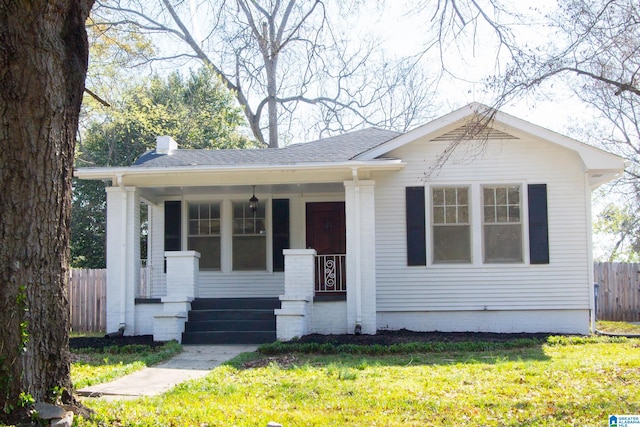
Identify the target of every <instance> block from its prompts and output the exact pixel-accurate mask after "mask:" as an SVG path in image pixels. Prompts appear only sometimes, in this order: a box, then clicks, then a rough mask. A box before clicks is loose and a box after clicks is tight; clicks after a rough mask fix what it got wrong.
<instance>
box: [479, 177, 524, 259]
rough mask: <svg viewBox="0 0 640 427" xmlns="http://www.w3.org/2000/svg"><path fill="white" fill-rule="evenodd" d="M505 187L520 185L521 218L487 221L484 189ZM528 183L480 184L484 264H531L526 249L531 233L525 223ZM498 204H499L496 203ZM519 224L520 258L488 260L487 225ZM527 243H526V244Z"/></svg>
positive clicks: (480, 222)
mask: <svg viewBox="0 0 640 427" xmlns="http://www.w3.org/2000/svg"><path fill="white" fill-rule="evenodd" d="M497 187H498V188H504V187H518V188H519V189H520V191H519V193H520V197H519V199H520V200H519V206H518V207H519V211H520V215H519V217H520V220H519V221H518V222H502V223H488V224H487V223H486V222H485V217H484V213H485V212H484V209H485V200H484V189H485V188H497ZM526 188H527V184H526V182H522V181H521V182H518V183H516V182H513V181H510V182H504V183H483V184H479V189H478V192H479V196H480V209H481V217H480V221H479V226H480V231H481V234H482V240H481V245H480V246H481V249H482V258H481V260H482V265H520V264H522V265H527V266H528V265H530V263H529V253H528V251H527V250H526V249H525V248H526V247H528V246H529V245H528V242H529V235H528V233H526V232H525V228H528V227H525V224H527V223H528V222H529V218H528V217H527V215H526V213H525V212H526V211H528V202H527V205H526V206H525V200H527V196H528V195H527V190H526ZM495 206H497V205H495ZM508 210H509V203H508V201H507V214H508ZM515 224H517V225H519V226H520V260H516V261H487V259H486V247H485V238H486V228H485V227H486V226H487V225H515ZM525 243H526V244H525Z"/></svg>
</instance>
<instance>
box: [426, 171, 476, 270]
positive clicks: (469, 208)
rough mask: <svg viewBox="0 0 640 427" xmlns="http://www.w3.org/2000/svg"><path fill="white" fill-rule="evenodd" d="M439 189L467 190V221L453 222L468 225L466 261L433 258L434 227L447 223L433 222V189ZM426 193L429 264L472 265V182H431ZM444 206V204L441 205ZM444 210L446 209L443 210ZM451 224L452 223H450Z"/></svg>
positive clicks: (434, 252)
mask: <svg viewBox="0 0 640 427" xmlns="http://www.w3.org/2000/svg"><path fill="white" fill-rule="evenodd" d="M440 189H444V190H445V191H446V190H447V189H455V190H459V189H466V190H467V204H466V206H467V222H466V223H457V222H456V223H455V225H466V226H467V227H468V233H469V260H468V261H466V260H464V261H450V260H448V261H447V260H443V261H437V260H436V259H435V256H436V250H435V244H436V239H435V234H436V233H435V228H436V227H447V226H448V225H449V224H447V223H446V222H445V223H443V224H436V223H435V216H434V209H435V207H436V206H435V204H434V191H435V190H440ZM428 190H429V192H428V194H429V200H428V221H429V224H430V225H429V227H430V236H431V239H430V240H431V242H430V244H429V245H428V247H429V252H430V253H429V254H428V259H429V260H430V261H429V265H434V266H435V265H445V266H448V265H456V266H462V265H473V264H474V260H475V256H474V247H473V246H474V239H473V229H474V214H473V208H474V203H473V200H472V199H473V186H472V184H433V185H429V187H428ZM443 206H445V207H446V204H445V205H443ZM455 206H456V207H458V204H457V201H456V205H455ZM445 212H446V211H445ZM445 220H446V213H445ZM452 225H453V224H452Z"/></svg>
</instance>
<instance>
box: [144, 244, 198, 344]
mask: <svg viewBox="0 0 640 427" xmlns="http://www.w3.org/2000/svg"><path fill="white" fill-rule="evenodd" d="M164 256H165V258H166V260H167V295H166V296H164V297H162V299H161V301H162V313H160V314H158V315H156V316H153V339H154V340H156V341H170V340H176V341H178V342H182V333H183V332H184V328H185V324H186V322H187V316H188V313H189V310H191V302H192V301H193V300H194V298H197V297H198V282H199V272H200V252H197V251H176V252H165V253H164Z"/></svg>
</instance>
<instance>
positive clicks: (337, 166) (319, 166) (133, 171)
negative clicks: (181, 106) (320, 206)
mask: <svg viewBox="0 0 640 427" xmlns="http://www.w3.org/2000/svg"><path fill="white" fill-rule="evenodd" d="M405 164H406V163H404V162H403V161H402V160H400V159H384V160H375V161H348V162H340V163H334V162H322V163H295V164H275V165H266V164H262V165H246V164H245V165H191V166H165V167H148V168H147V167H136V166H132V167H100V168H80V169H76V170H75V171H74V176H75V177H77V178H80V179H96V180H99V179H111V180H113V182H116V181H117V179H118V177H124V176H125V175H126V176H143V175H146V176H149V175H164V176H166V175H178V174H197V173H203V172H217V173H228V172H250V173H255V172H282V171H323V170H326V171H327V172H330V171H336V170H343V171H345V170H347V171H348V170H353V168H358V169H360V170H363V171H376V170H400V169H402V168H404V166H405Z"/></svg>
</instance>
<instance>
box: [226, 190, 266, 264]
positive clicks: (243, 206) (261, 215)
mask: <svg viewBox="0 0 640 427" xmlns="http://www.w3.org/2000/svg"><path fill="white" fill-rule="evenodd" d="M264 205H265V204H264V203H260V204H259V205H258V210H257V211H256V212H251V210H250V209H249V205H248V203H246V202H237V203H235V202H234V203H233V269H234V270H266V268H267V228H266V224H265V217H266V215H265V207H264Z"/></svg>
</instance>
